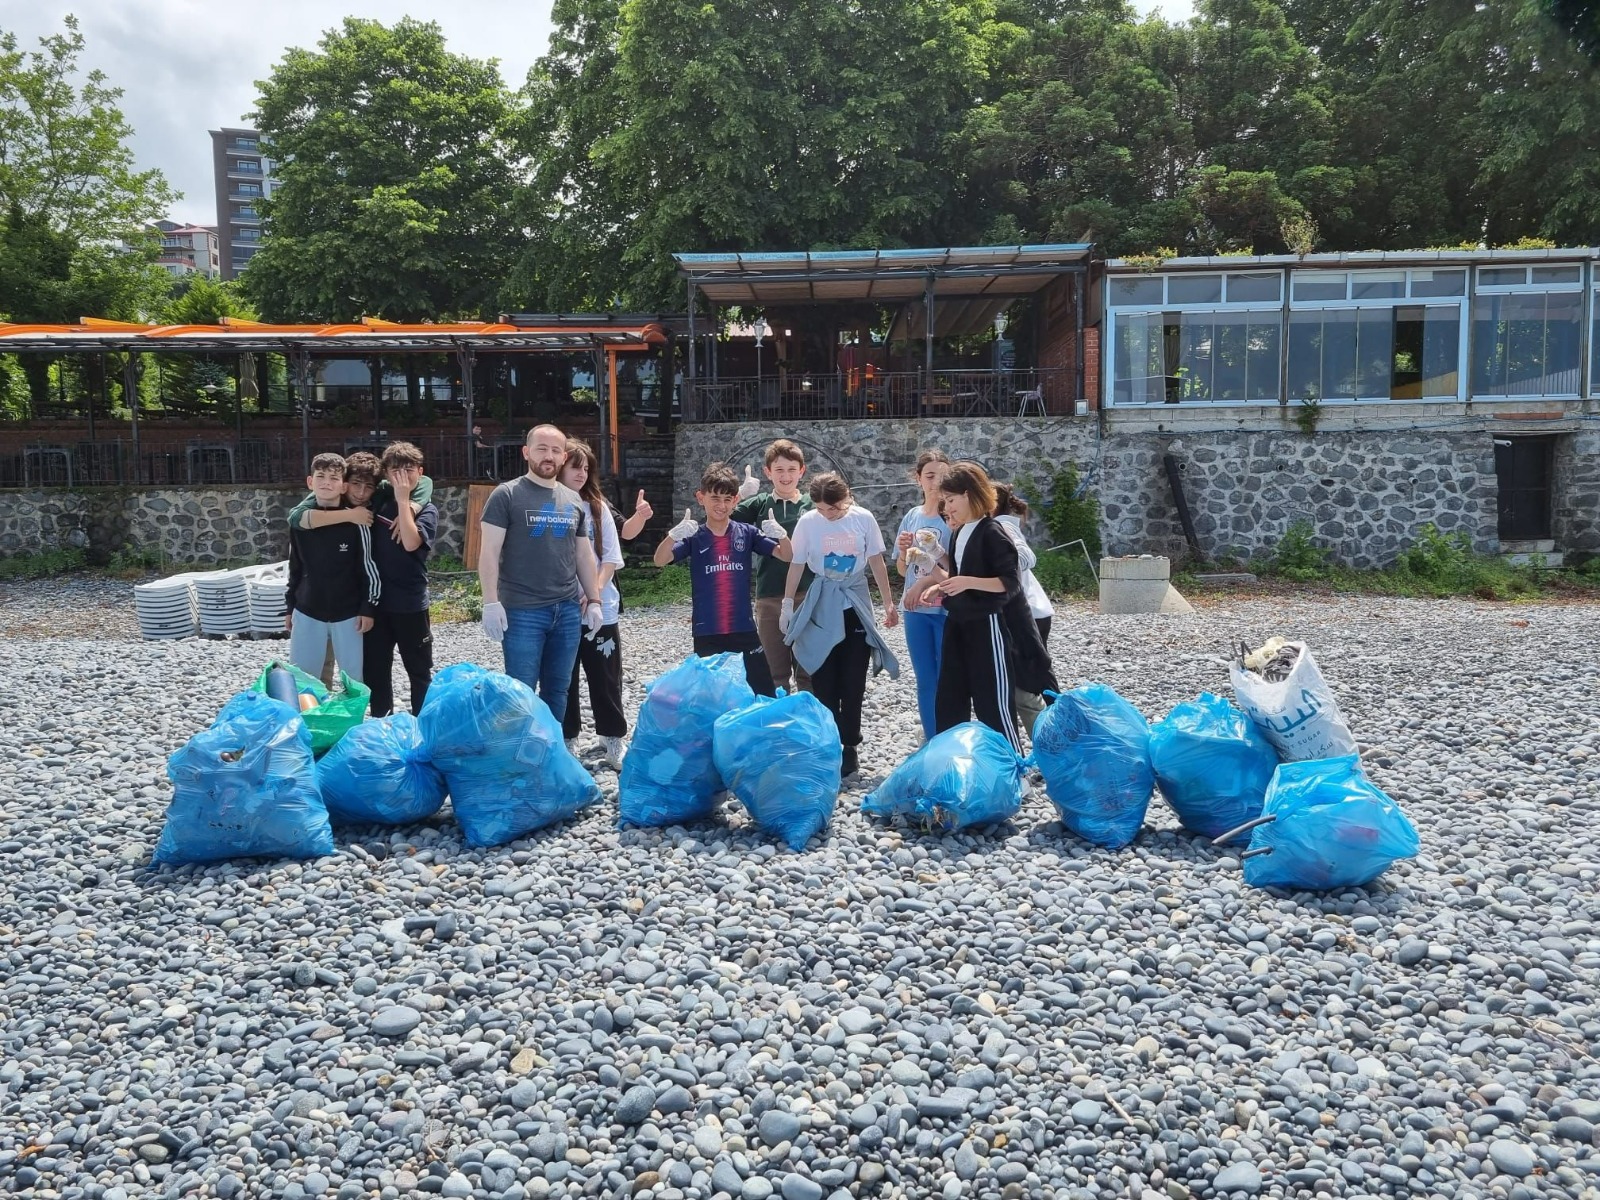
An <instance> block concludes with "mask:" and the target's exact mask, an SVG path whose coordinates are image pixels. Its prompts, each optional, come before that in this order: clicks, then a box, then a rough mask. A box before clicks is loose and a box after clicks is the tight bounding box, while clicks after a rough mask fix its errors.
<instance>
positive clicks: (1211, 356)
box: [1175, 281, 1221, 403]
mask: <svg viewBox="0 0 1600 1200" xmlns="http://www.w3.org/2000/svg"><path fill="white" fill-rule="evenodd" d="M1220 286H1221V284H1220V281H1219V283H1218V287H1219V288H1220ZM1179 320H1180V321H1181V322H1182V334H1181V335H1180V337H1179V340H1178V367H1177V371H1176V372H1175V374H1176V375H1177V377H1178V400H1179V402H1180V403H1182V402H1185V401H1188V402H1204V401H1208V400H1215V399H1216V384H1215V380H1214V373H1215V370H1216V355H1217V342H1216V326H1215V325H1214V324H1213V322H1214V321H1215V320H1216V317H1215V315H1214V314H1212V313H1184V314H1183V315H1182V317H1180V318H1179Z"/></svg>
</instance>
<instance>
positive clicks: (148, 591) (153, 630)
mask: <svg viewBox="0 0 1600 1200" xmlns="http://www.w3.org/2000/svg"><path fill="white" fill-rule="evenodd" d="M198 574H200V572H198V571H186V572H185V573H184V574H182V575H174V576H172V577H171V578H169V579H157V580H155V581H154V582H152V583H137V584H134V587H133V607H134V611H135V612H136V613H137V614H138V616H139V633H140V635H141V636H142V637H144V638H145V639H146V640H147V641H162V640H166V639H170V638H186V637H193V636H194V635H195V634H196V633H198V632H199V618H198V614H197V613H196V611H195V600H194V589H193V588H192V587H191V586H190V584H191V583H192V582H193V580H194V577H195V576H196V575H198Z"/></svg>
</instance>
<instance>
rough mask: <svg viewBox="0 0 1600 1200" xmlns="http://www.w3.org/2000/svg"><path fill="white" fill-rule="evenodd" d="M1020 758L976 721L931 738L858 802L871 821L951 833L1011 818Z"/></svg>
mask: <svg viewBox="0 0 1600 1200" xmlns="http://www.w3.org/2000/svg"><path fill="white" fill-rule="evenodd" d="M1021 807H1022V759H1020V758H1018V757H1017V752H1016V751H1015V750H1014V749H1012V746H1011V743H1010V742H1008V741H1006V739H1005V736H1004V735H1003V734H1001V733H998V732H996V731H995V730H993V729H991V728H989V726H987V725H984V724H982V723H981V722H978V721H968V722H966V723H965V724H962V725H956V726H953V727H952V728H950V729H946V730H945V731H944V732H943V733H940V734H935V735H934V736H933V737H931V738H929V739H928V741H927V742H926V743H924V744H923V746H922V747H921V748H920V749H918V750H916V751H915V752H913V753H912V754H911V756H910V757H909V758H907V759H906V760H905V761H904V762H903V763H901V764H900V765H899V766H898V767H896V768H895V769H894V770H893V771H891V772H890V773H889V778H887V779H885V780H884V781H883V782H882V783H881V784H879V785H878V786H877V787H876V788H874V789H873V790H872V791H871V792H869V793H868V794H867V796H866V798H865V799H863V800H862V801H861V811H862V812H864V813H868V814H870V815H871V816H874V817H883V818H890V817H896V816H898V817H903V818H904V819H906V820H908V821H910V822H912V823H914V824H918V825H921V826H923V827H924V828H926V829H930V830H937V831H938V832H941V833H953V832H954V831H955V830H958V829H969V828H971V827H972V826H974V825H987V824H989V823H990V822H991V821H1004V820H1008V819H1009V818H1011V817H1014V816H1016V814H1017V810H1018V809H1020V808H1021Z"/></svg>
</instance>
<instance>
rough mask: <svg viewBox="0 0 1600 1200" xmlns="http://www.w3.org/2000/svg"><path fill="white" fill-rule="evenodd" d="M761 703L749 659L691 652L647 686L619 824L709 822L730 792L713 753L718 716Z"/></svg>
mask: <svg viewBox="0 0 1600 1200" xmlns="http://www.w3.org/2000/svg"><path fill="white" fill-rule="evenodd" d="M755 698H756V694H755V692H754V691H752V690H751V688H750V685H749V684H748V683H746V682H745V677H744V656H743V655H741V654H714V655H712V656H711V657H710V658H701V657H700V656H699V655H695V654H691V655H690V656H689V657H688V658H686V659H684V660H683V661H682V662H681V663H679V664H678V665H677V666H675V667H673V668H672V670H670V671H668V672H666V673H665V674H664V675H660V676H657V677H656V678H655V679H654V680H652V681H651V682H650V683H649V684H647V685H646V691H645V698H644V703H643V704H641V705H640V706H639V719H638V721H637V722H636V723H635V724H634V729H633V740H632V741H631V742H630V743H629V744H628V753H627V755H626V757H624V758H623V760H622V776H621V778H620V779H619V780H618V783H617V807H618V809H619V815H618V821H617V824H618V826H620V827H621V828H623V829H628V828H631V827H633V826H640V825H643V826H655V825H683V824H687V823H688V822H690V821H703V820H704V819H705V818H707V817H709V816H710V815H711V814H712V812H714V811H715V810H716V807H717V799H718V797H720V796H721V795H722V793H723V792H724V791H725V790H726V789H725V787H724V785H723V782H722V775H721V774H720V773H719V772H718V771H717V764H716V761H715V759H714V757H713V755H712V739H713V736H714V727H715V725H716V722H717V718H718V717H720V716H722V715H723V714H724V713H730V712H734V711H736V710H737V709H741V708H744V707H745V706H746V705H747V704H749V703H751V702H752V701H753V700H754V699H755Z"/></svg>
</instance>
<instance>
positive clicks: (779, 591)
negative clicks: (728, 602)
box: [733, 438, 812, 692]
mask: <svg viewBox="0 0 1600 1200" xmlns="http://www.w3.org/2000/svg"><path fill="white" fill-rule="evenodd" d="M744 473H745V481H744V483H742V484H740V485H739V503H738V505H737V506H736V507H735V508H734V510H733V519H734V520H735V521H743V522H744V523H745V524H747V525H759V524H760V523H761V522H762V521H763V520H764V519H765V518H767V517H768V516H771V517H772V519H773V520H775V521H776V522H777V523H778V524H779V525H781V526H782V527H783V531H784V532H785V533H787V534H792V533H794V526H795V522H796V521H798V520H799V519H800V517H801V515H802V514H804V513H808V512H810V511H811V508H812V504H811V497H810V496H807V495H805V494H804V493H803V492H801V490H800V480H801V478H802V477H803V476H804V475H805V473H806V455H805V451H803V450H801V449H800V447H799V446H796V445H795V444H794V443H793V442H791V441H789V440H788V439H787V438H779V439H778V440H777V441H775V442H773V443H772V444H771V445H770V446H768V447H767V451H766V454H765V455H764V456H763V458H762V468H761V473H762V474H763V475H765V476H766V477H767V479H768V480H769V481H770V482H771V483H772V490H771V491H770V492H762V491H759V488H760V485H759V484H758V483H757V482H756V480H755V477H754V476H753V475H751V473H750V468H749V467H748V466H746V467H745V469H744ZM787 575H788V568H786V567H785V566H783V564H782V563H780V562H778V561H777V560H776V559H772V558H763V559H762V560H761V561H760V562H758V563H757V564H756V633H757V635H758V636H759V637H760V638H761V652H762V653H763V654H765V655H766V656H767V667H768V668H769V669H770V670H771V672H772V682H773V684H774V686H776V687H781V688H783V689H784V690H785V691H788V690H789V687H790V684H789V678H790V673H791V672H793V676H794V687H796V688H798V689H800V690H801V691H802V692H809V691H810V690H811V676H810V675H809V674H808V673H807V672H806V669H805V668H804V667H802V666H801V665H800V664H799V663H797V662H795V660H794V651H792V650H791V649H790V648H789V646H788V645H787V644H785V642H784V640H783V632H782V631H781V630H780V629H779V628H778V613H779V610H780V609H782V607H783V584H784V579H785V577H786V576H787ZM811 580H812V575H811V572H810V570H809V569H808V570H807V571H806V573H805V574H804V575H803V576H802V577H801V579H800V591H799V595H798V597H797V598H796V601H795V603H796V604H798V603H799V602H800V600H803V599H805V594H806V589H807V588H809V587H810V586H811Z"/></svg>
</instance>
